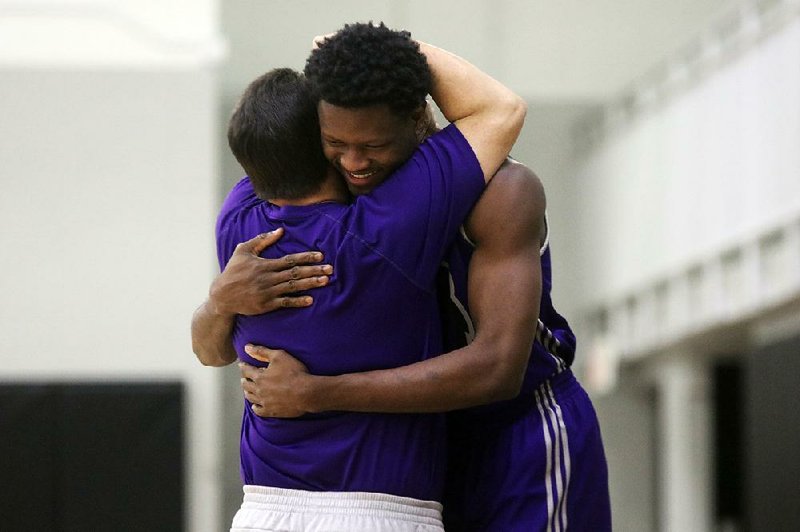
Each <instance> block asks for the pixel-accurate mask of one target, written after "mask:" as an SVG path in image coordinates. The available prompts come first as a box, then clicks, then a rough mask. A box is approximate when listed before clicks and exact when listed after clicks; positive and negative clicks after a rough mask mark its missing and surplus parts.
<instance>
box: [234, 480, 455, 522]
mask: <svg viewBox="0 0 800 532" xmlns="http://www.w3.org/2000/svg"><path fill="white" fill-rule="evenodd" d="M242 508H252V509H260V510H267V511H285V510H288V509H291V511H292V512H296V513H297V512H302V513H313V514H320V513H325V514H358V515H362V516H375V517H389V518H401V519H402V520H404V521H412V522H418V523H421V524H437V523H441V520H442V505H441V504H440V503H438V502H436V501H421V500H419V499H412V498H410V497H399V496H397V495H389V494H386V493H368V492H359V491H344V492H343V491H305V490H292V489H283V488H272V487H266V486H245V487H244V502H243V503H242Z"/></svg>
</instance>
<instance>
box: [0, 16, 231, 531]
mask: <svg viewBox="0 0 800 532" xmlns="http://www.w3.org/2000/svg"><path fill="white" fill-rule="evenodd" d="M215 9H216V3H215V2H214V1H212V0H207V1H205V2H191V3H189V2H185V1H173V2H163V1H160V2H155V1H151V2H145V3H142V2H132V1H130V2H113V3H112V2H110V1H108V2H78V1H72V2H68V1H60V2H58V1H51V2H25V3H22V2H6V1H4V2H2V3H0V36H2V37H0V42H2V46H0V93H1V94H3V98H1V99H0V116H2V117H3V119H2V121H0V161H1V162H2V163H1V164H0V173H1V177H2V183H3V190H2V193H0V228H2V229H0V249H2V250H3V251H2V252H1V253H0V271H2V272H3V275H2V277H0V293H1V294H2V297H0V356H1V357H2V360H3V364H2V365H0V380H3V381H71V380H80V381H84V382H85V381H139V380H153V379H154V380H176V381H180V382H182V383H183V384H184V385H185V387H186V396H185V399H186V401H187V410H186V414H187V426H186V437H187V448H186V451H187V453H188V454H187V463H186V464H185V465H186V469H185V470H186V471H187V472H188V473H187V474H188V478H187V500H186V516H187V529H188V530H192V531H203V530H208V531H212V530H218V528H219V526H218V520H219V515H218V514H219V510H218V504H217V501H218V497H219V489H218V476H219V455H218V445H217V442H218V417H219V415H218V406H217V402H218V401H217V398H218V396H219V390H218V388H219V382H218V380H219V373H218V371H216V370H212V369H208V368H204V367H202V366H201V365H200V364H199V363H198V362H197V361H196V359H195V357H194V355H193V354H192V352H191V346H190V337H189V321H190V318H191V314H192V311H193V310H194V307H195V306H196V305H197V304H199V302H200V301H202V299H203V297H204V296H205V293H206V291H207V287H208V282H209V280H210V279H211V276H212V274H213V271H214V259H213V256H214V252H213V220H214V208H215V192H216V186H215V184H216V166H217V163H216V160H217V150H218V147H217V146H218V142H219V126H218V123H217V116H216V111H217V103H216V98H217V89H216V77H217V76H216V73H215V71H214V66H213V65H214V62H215V61H216V57H217V56H215V55H214V54H215V53H216V52H215V51H219V50H220V49H221V47H220V46H219V42H220V41H219V40H217V38H216V37H215V36H214V35H215V34H214V27H215V23H216V19H215V15H214V12H215ZM95 30H97V31H95Z"/></svg>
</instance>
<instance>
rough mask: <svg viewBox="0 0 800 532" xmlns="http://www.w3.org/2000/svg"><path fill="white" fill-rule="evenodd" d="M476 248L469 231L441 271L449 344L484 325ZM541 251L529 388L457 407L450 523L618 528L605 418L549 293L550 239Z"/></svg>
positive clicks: (469, 528)
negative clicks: (473, 295)
mask: <svg viewBox="0 0 800 532" xmlns="http://www.w3.org/2000/svg"><path fill="white" fill-rule="evenodd" d="M472 251H473V246H472V244H471V243H470V242H469V240H468V239H467V238H466V235H464V234H462V235H461V237H460V238H458V239H457V240H456V242H455V243H454V245H453V248H452V249H451V250H450V253H448V255H447V260H446V262H445V265H444V267H443V268H442V271H441V272H440V278H439V283H440V297H442V299H443V304H442V308H443V309H446V310H445V312H444V319H443V324H444V336H445V349H446V350H452V349H457V348H459V347H463V346H464V345H466V344H467V343H469V342H470V341H471V340H472V338H473V337H474V335H475V331H474V328H473V325H472V321H471V319H470V317H469V314H468V312H469V311H468V309H469V306H468V301H467V284H468V279H467V273H468V270H469V261H470V259H471V257H472ZM540 256H541V267H542V298H541V304H540V309H539V322H538V324H537V329H536V340H535V341H534V344H533V348H532V350H531V355H530V360H529V362H528V367H527V369H526V373H525V379H524V381H523V385H522V390H521V392H520V394H519V395H518V396H517V397H516V398H514V399H511V400H509V401H501V402H498V403H494V404H490V405H486V406H481V407H476V408H470V409H467V410H461V411H458V412H453V413H452V414H450V417H449V420H448V422H449V424H448V438H449V447H448V459H449V468H450V469H449V471H448V478H447V488H446V494H445V504H444V522H445V526H446V528H447V530H448V531H452V532H461V531H464V532H494V531H496V530H503V531H504V532H518V531H519V532H523V531H529V530H567V529H570V530H572V529H574V530H592V531H597V532H606V531H608V530H610V529H611V525H610V520H611V517H610V515H611V514H610V504H609V496H608V471H607V467H606V461H605V455H604V451H603V443H602V439H601V436H600V427H599V425H598V422H597V416H596V415H595V412H594V408H593V407H592V403H591V401H590V400H589V397H588V396H587V395H586V392H585V391H584V390H583V388H581V386H580V384H579V383H578V381H577V380H576V379H575V378H574V376H573V375H572V372H571V371H570V370H569V369H568V368H569V366H570V365H571V364H572V361H573V359H574V355H575V335H574V334H573V333H572V330H571V329H570V327H569V324H568V323H567V321H566V320H565V319H564V318H563V317H562V316H561V315H560V314H558V312H556V310H555V308H553V303H552V300H551V298H550V291H551V288H552V282H551V264H550V247H549V245H548V243H545V244H544V246H542V249H541V252H540ZM568 527H569V528H568Z"/></svg>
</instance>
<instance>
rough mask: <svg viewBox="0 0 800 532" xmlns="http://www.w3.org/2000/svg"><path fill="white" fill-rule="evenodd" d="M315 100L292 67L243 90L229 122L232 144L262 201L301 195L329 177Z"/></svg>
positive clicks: (310, 192) (259, 79)
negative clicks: (326, 174) (326, 176)
mask: <svg viewBox="0 0 800 532" xmlns="http://www.w3.org/2000/svg"><path fill="white" fill-rule="evenodd" d="M316 103H317V101H316V98H315V97H314V95H313V93H312V91H311V87H310V85H309V83H308V81H307V80H306V79H305V77H304V76H303V75H302V74H300V73H299V72H295V71H294V70H292V69H289V68H279V69H275V70H271V71H270V72H267V73H266V74H264V75H263V76H261V77H259V78H258V79H256V80H255V81H253V82H252V83H251V84H250V85H249V86H248V87H247V89H246V90H245V91H244V94H243V95H242V97H241V99H240V100H239V103H238V104H237V106H236V109H234V111H233V115H232V116H231V119H230V122H229V123H228V145H229V146H230V148H231V151H232V152H233V155H234V156H235V157H236V160H237V161H239V164H241V165H242V167H243V168H244V169H245V171H246V172H247V174H248V176H249V177H250V180H251V182H252V183H253V188H254V189H255V191H256V194H258V196H259V197H260V198H262V199H274V198H280V199H301V198H303V197H305V196H308V195H310V194H313V193H315V192H316V191H318V190H319V188H320V185H321V184H322V183H323V181H324V180H325V172H326V168H327V161H326V160H325V157H324V155H323V153H322V147H321V144H320V133H319V119H318V118H317V106H316Z"/></svg>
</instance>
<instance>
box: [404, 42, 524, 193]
mask: <svg viewBox="0 0 800 532" xmlns="http://www.w3.org/2000/svg"><path fill="white" fill-rule="evenodd" d="M419 45H420V51H421V52H422V53H423V54H425V56H426V58H427V60H428V64H429V66H430V69H431V74H432V76H433V88H432V90H431V96H432V97H433V99H434V101H435V102H436V104H437V105H438V106H439V109H440V110H441V111H442V114H444V116H445V118H447V120H448V121H450V122H452V123H455V124H456V126H457V127H458V128H459V130H460V131H461V132H462V133H463V134H464V136H465V137H466V138H467V140H468V141H469V143H470V145H471V146H472V147H473V149H474V150H475V153H476V155H477V156H478V160H479V161H480V163H481V167H482V168H483V170H484V174H485V177H486V179H487V180H488V179H490V178H491V177H492V176H493V175H494V172H495V171H496V170H497V168H499V166H500V164H501V163H502V161H503V160H504V159H505V157H506V156H507V155H508V153H509V151H510V150H511V147H512V146H513V145H514V142H515V141H516V139H517V137H518V136H519V133H520V131H521V129H522V124H523V122H524V119H525V114H526V111H527V105H526V103H525V101H524V100H523V99H522V98H521V97H519V96H518V95H517V94H515V93H514V92H513V91H512V90H511V89H509V88H508V87H506V86H505V85H503V84H502V83H500V82H499V81H497V80H496V79H494V78H492V77H491V76H489V75H488V74H486V73H484V72H482V71H481V70H479V69H478V68H477V67H475V66H474V65H472V64H471V63H469V62H468V61H466V60H464V59H462V58H461V57H458V56H457V55H454V54H451V53H450V52H447V51H445V50H442V49H441V48H437V47H435V46H432V45H429V44H427V43H423V42H420V43H419Z"/></svg>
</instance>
